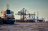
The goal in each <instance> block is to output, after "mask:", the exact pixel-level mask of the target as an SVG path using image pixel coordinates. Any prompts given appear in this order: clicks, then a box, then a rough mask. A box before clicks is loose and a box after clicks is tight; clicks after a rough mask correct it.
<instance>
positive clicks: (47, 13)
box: [0, 0, 48, 18]
mask: <svg viewBox="0 0 48 31" xmlns="http://www.w3.org/2000/svg"><path fill="white" fill-rule="evenodd" d="M7 3H9V9H10V10H12V11H14V14H16V13H17V12H18V11H19V10H21V9H22V8H25V9H27V11H29V12H31V13H32V11H35V12H37V11H38V12H39V15H38V16H39V17H44V18H48V0H0V11H2V10H6V8H7V7H6V5H7ZM15 17H16V18H19V16H16V15H15Z"/></svg>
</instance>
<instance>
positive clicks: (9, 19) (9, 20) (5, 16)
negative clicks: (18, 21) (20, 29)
mask: <svg viewBox="0 0 48 31" xmlns="http://www.w3.org/2000/svg"><path fill="white" fill-rule="evenodd" d="M1 14H2V16H1V17H0V24H14V22H15V18H14V12H13V11H12V10H9V6H8V5H7V10H3V11H2V12H1Z"/></svg>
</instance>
